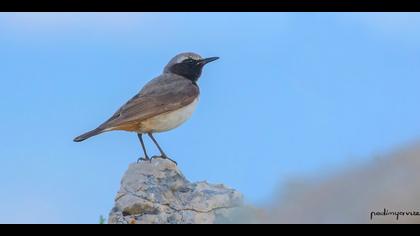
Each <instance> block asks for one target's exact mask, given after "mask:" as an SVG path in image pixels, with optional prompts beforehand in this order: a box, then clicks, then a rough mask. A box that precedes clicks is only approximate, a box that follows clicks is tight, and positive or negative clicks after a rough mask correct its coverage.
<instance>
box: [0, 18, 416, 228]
mask: <svg viewBox="0 0 420 236" xmlns="http://www.w3.org/2000/svg"><path fill="white" fill-rule="evenodd" d="M185 51H193V52H197V53H199V54H201V55H202V56H203V57H210V56H219V57H220V58H221V59H220V60H219V61H217V62H215V63H212V64H211V65H209V66H208V67H206V68H205V70H204V73H203V76H202V77H201V79H200V80H199V84H200V87H201V97H200V103H199V105H198V107H197V110H196V111H195V113H194V115H193V117H192V118H191V119H190V120H189V121H188V122H187V123H185V124H184V125H183V126H181V127H180V128H178V129H175V130H173V131H171V132H167V133H162V134H158V135H156V138H157V140H158V141H159V142H160V144H161V145H162V147H163V148H164V149H165V151H166V152H167V153H168V154H169V155H170V156H171V157H172V158H174V159H175V160H177V161H178V163H179V167H180V168H181V170H182V171H183V172H184V174H185V175H186V176H187V178H188V179H190V180H191V181H199V180H207V181H209V182H212V183H224V184H226V185H228V186H230V187H233V188H236V189H237V190H239V191H240V192H242V193H243V194H244V195H245V197H246V200H247V203H248V204H249V205H252V206H254V207H257V208H261V209H270V210H265V211H264V212H262V213H261V214H262V216H261V217H262V218H264V221H269V222H276V223H283V222H285V223H287V222H293V223H302V222H310V223H330V222H331V223H343V222H344V223H359V222H360V223H369V222H375V223H383V222H391V223H398V222H409V223H412V222H418V223H420V216H417V217H403V219H400V220H399V221H396V220H395V219H394V218H393V217H376V218H375V219H374V221H371V220H370V215H371V211H381V210H382V211H383V209H384V208H387V209H389V210H390V211H395V210H398V211H402V210H407V211H413V210H417V211H420V202H418V201H417V202H416V199H419V197H420V183H418V180H419V177H420V176H419V175H418V173H417V172H418V171H417V169H418V168H417V167H419V168H420V162H419V158H420V142H418V140H419V138H420V122H419V120H420V109H419V101H420V93H419V88H420V79H419V78H420V66H419V63H420V15H419V14H417V13H1V14H0V82H1V86H0V93H1V98H2V99H0V107H1V113H0V130H1V131H2V132H1V133H2V135H1V136H0V145H1V148H0V185H1V188H0V196H1V201H0V208H1V209H2V211H1V212H0V223H21V222H23V223H98V222H99V217H100V215H103V216H105V217H107V216H108V213H109V211H110V210H111V208H112V206H113V201H114V196H115V194H116V192H117V191H118V188H119V183H120V179H121V177H122V175H123V173H124V171H125V170H126V169H127V167H128V164H129V163H132V162H134V161H136V160H137V158H138V157H140V156H141V154H142V150H141V147H140V145H139V143H138V139H137V137H136V135H135V134H131V133H124V132H113V133H107V134H103V135H100V136H98V137H95V138H93V139H91V140H88V141H86V142H83V143H73V142H72V139H73V138H74V137H75V136H77V135H79V134H81V133H83V132H84V131H87V130H89V129H92V128H95V127H96V126H97V125H98V124H100V123H101V122H103V121H104V120H105V119H107V118H108V117H109V116H110V115H112V114H113V112H115V110H116V109H117V108H118V107H119V106H120V105H122V104H123V103H124V102H125V101H126V100H128V99H129V98H131V97H132V96H133V95H134V94H135V93H137V92H138V91H139V89H140V88H141V87H142V86H143V85H144V84H145V83H146V82H147V81H149V80H150V79H152V78H153V77H155V76H157V75H159V74H160V73H161V71H162V69H163V66H164V65H165V64H166V63H167V62H168V61H169V59H171V58H172V57H173V56H175V55H176V54H178V53H180V52H185ZM147 145H148V147H149V150H150V151H149V152H150V153H158V151H157V150H156V149H152V147H153V145H152V143H151V142H150V140H147Z"/></svg>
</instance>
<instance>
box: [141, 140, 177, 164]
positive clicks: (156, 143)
mask: <svg viewBox="0 0 420 236" xmlns="http://www.w3.org/2000/svg"><path fill="white" fill-rule="evenodd" d="M147 134H148V135H149V137H150V138H151V139H152V141H153V142H154V143H155V145H156V147H157V148H158V149H159V152H160V155H161V158H163V159H168V160H170V161H172V162H173V163H175V165H178V163H177V162H176V161H174V160H172V159H171V158H169V157H168V156H167V155H166V154H165V152H164V151H163V150H162V148H161V147H160V146H159V144H158V142H157V141H156V139H155V137H153V134H152V133H147ZM152 158H153V157H152Z"/></svg>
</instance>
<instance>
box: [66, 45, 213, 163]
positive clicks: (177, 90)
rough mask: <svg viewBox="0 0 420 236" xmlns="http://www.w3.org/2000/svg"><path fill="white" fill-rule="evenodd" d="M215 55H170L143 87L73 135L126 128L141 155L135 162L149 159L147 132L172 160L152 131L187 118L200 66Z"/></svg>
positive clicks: (193, 105)
mask: <svg viewBox="0 0 420 236" xmlns="http://www.w3.org/2000/svg"><path fill="white" fill-rule="evenodd" d="M218 59H219V57H208V58H203V57H201V56H200V55H199V54H197V53H193V52H184V53H180V54H178V55H176V56H175V57H173V58H172V59H171V60H170V61H169V63H168V64H167V65H166V66H165V67H164V69H163V73H162V74H161V75H159V76H157V77H155V78H154V79H152V80H150V81H149V82H148V83H146V84H145V85H144V87H143V88H142V89H141V90H140V91H139V92H138V93H137V94H136V95H135V96H134V97H132V98H131V99H130V100H128V101H127V102H126V103H125V104H124V105H123V106H121V107H120V108H119V109H118V110H117V111H116V112H115V113H114V114H113V115H112V116H111V117H110V118H109V119H108V120H106V121H105V122H104V123H102V124H101V125H99V126H98V127H97V128H96V129H93V130H91V131H89V132H87V133H84V134H82V135H80V136H78V137H76V138H75V139H74V140H73V141H74V142H82V141H84V140H86V139H88V138H91V137H93V136H96V135H99V134H102V133H105V132H109V131H128V132H134V133H136V134H137V137H138V139H139V141H140V144H141V147H142V149H143V153H144V157H140V158H139V159H138V160H137V162H140V161H151V160H152V159H153V158H155V156H153V157H152V158H150V157H149V155H148V154H147V150H146V146H145V144H144V141H143V135H144V134H147V135H148V136H149V137H150V139H151V140H152V141H153V143H154V144H155V145H156V147H157V148H158V149H159V152H160V154H161V156H157V157H160V158H163V159H169V160H171V161H173V162H174V163H175V164H177V163H176V161H174V160H172V159H171V158H169V157H168V155H166V153H165V152H164V151H163V149H162V148H161V146H160V145H159V144H158V142H157V141H156V139H155V138H154V136H153V134H154V133H161V132H166V131H169V130H172V129H175V128H177V127H179V126H180V125H182V124H183V123H184V122H185V121H187V120H188V119H189V118H190V117H191V115H192V113H193V112H194V110H195V108H196V106H197V103H198V100H199V95H200V88H199V86H198V84H197V82H198V79H199V78H200V76H201V74H202V71H203V68H204V66H205V65H207V64H208V63H210V62H213V61H216V60H218Z"/></svg>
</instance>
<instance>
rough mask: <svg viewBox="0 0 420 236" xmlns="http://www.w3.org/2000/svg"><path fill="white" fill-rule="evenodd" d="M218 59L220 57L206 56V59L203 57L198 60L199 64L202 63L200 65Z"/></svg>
mask: <svg viewBox="0 0 420 236" xmlns="http://www.w3.org/2000/svg"><path fill="white" fill-rule="evenodd" d="M217 59H219V57H209V58H204V59H201V60H199V61H198V64H200V65H203V66H204V65H205V64H207V63H209V62H212V61H215V60H217Z"/></svg>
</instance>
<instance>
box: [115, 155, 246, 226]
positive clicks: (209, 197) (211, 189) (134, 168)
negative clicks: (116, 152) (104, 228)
mask: <svg viewBox="0 0 420 236" xmlns="http://www.w3.org/2000/svg"><path fill="white" fill-rule="evenodd" d="M242 206H243V196H242V194H241V193H239V192H238V191H236V190H234V189H231V188H228V187H226V186H224V185H213V184H209V183H207V182H197V183H191V182H189V181H188V180H187V179H186V178H185V177H184V175H183V174H182V173H181V171H180V170H179V169H178V167H177V166H176V165H175V164H174V163H173V162H171V161H169V160H164V159H159V158H156V159H153V160H152V162H141V163H138V164H137V163H135V164H131V165H130V166H129V168H128V170H127V171H126V173H125V174H124V177H123V179H122V181H121V187H120V190H119V192H118V193H117V196H116V198H115V206H114V208H113V209H112V211H111V213H110V215H109V220H108V221H109V223H110V224H130V223H131V224H213V223H227V222H229V217H230V215H232V214H236V213H235V212H237V211H238V210H239V211H240V210H241V208H242Z"/></svg>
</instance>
